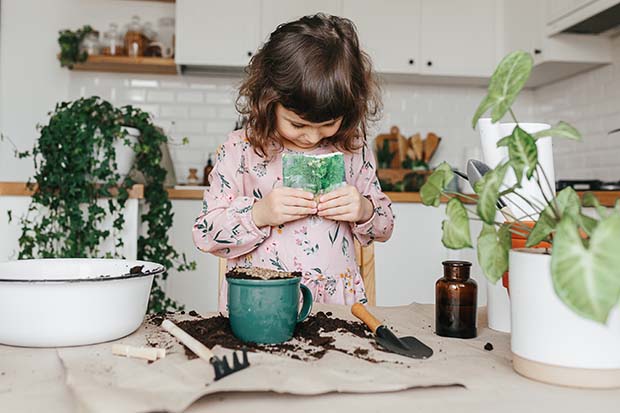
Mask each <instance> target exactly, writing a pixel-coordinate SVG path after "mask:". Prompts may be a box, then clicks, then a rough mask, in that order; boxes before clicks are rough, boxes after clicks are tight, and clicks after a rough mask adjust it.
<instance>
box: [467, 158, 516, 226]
mask: <svg viewBox="0 0 620 413" xmlns="http://www.w3.org/2000/svg"><path fill="white" fill-rule="evenodd" d="M507 170H508V164H507V163H506V164H502V165H500V166H498V167H496V168H495V169H493V170H491V171H489V172H487V173H486V174H485V175H484V176H483V177H482V179H480V180H479V181H478V182H476V184H475V185H474V191H476V193H477V194H478V205H476V211H477V212H478V216H479V217H480V218H481V219H482V220H483V221H484V222H486V223H487V224H493V223H494V222H495V213H496V211H497V209H496V207H497V199H498V198H499V188H500V186H501V184H502V182H503V181H504V176H505V175H506V171H507Z"/></svg>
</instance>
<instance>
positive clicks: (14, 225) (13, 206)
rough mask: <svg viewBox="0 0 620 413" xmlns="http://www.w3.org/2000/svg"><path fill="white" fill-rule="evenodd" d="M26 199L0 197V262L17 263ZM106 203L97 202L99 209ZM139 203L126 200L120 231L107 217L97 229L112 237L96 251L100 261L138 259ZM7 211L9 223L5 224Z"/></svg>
mask: <svg viewBox="0 0 620 413" xmlns="http://www.w3.org/2000/svg"><path fill="white" fill-rule="evenodd" d="M30 202H31V197H30V196H25V195H24V196H12V195H3V196H0V228H2V237H0V261H11V260H16V259H18V255H19V237H20V236H21V224H20V218H22V217H24V216H25V215H26V213H27V212H28V207H29V206H30ZM107 202H108V201H107V200H105V199H103V200H100V201H98V204H99V206H101V207H104V208H105V207H106V204H107ZM139 202H140V200H139V199H136V198H129V199H128V200H127V202H126V203H125V209H124V210H123V218H124V219H125V224H124V228H123V230H122V231H121V232H119V233H117V232H116V231H115V230H113V229H112V225H113V221H114V217H112V216H107V217H106V218H105V219H104V220H103V222H102V224H101V228H103V229H107V230H110V231H111V233H112V234H113V235H112V236H110V237H108V238H107V239H106V240H105V241H104V242H102V243H101V245H100V247H99V250H100V255H99V256H101V257H103V256H104V255H105V254H106V253H108V252H109V253H112V254H113V253H116V254H118V255H120V256H123V257H125V258H127V259H129V260H135V259H136V258H137V255H138V226H139V220H140V213H139ZM9 211H10V216H11V220H9ZM118 238H120V239H122V240H123V244H124V245H123V247H122V248H116V247H115V244H116V240H117V239H118Z"/></svg>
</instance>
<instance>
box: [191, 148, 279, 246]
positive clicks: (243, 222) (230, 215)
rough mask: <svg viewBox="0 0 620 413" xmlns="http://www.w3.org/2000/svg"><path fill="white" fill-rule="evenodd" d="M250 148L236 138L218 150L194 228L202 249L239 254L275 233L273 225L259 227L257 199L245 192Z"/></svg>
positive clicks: (195, 241)
mask: <svg viewBox="0 0 620 413" xmlns="http://www.w3.org/2000/svg"><path fill="white" fill-rule="evenodd" d="M246 149H247V145H246V146H244V145H242V142H239V141H236V142H235V141H234V140H232V139H229V140H228V141H227V142H226V143H225V144H223V145H222V146H220V148H219V149H218V154H217V160H216V163H215V165H214V167H213V170H212V171H211V175H210V186H209V188H208V189H207V190H205V193H204V198H203V204H202V212H201V214H200V215H199V216H198V218H197V219H196V222H195V224H194V227H193V230H192V234H193V238H194V244H195V245H196V247H198V249H199V250H201V251H204V252H210V253H212V254H214V255H217V256H219V257H225V258H235V257H239V256H241V255H244V254H247V253H248V252H250V251H252V250H254V249H256V248H257V247H258V246H259V245H260V244H261V243H262V242H263V241H264V240H265V239H267V238H268V237H269V235H270V233H271V227H264V228H258V227H257V226H256V224H255V223H254V221H253V219H252V207H253V205H254V201H255V198H254V197H251V196H244V195H243V194H244V191H243V174H245V173H247V168H246V166H245V159H246V157H245V154H244V151H245V150H246Z"/></svg>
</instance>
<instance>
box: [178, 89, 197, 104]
mask: <svg viewBox="0 0 620 413" xmlns="http://www.w3.org/2000/svg"><path fill="white" fill-rule="evenodd" d="M202 101H203V96H202V92H193V91H191V92H178V93H177V102H181V103H202Z"/></svg>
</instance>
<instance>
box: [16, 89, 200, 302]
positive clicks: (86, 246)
mask: <svg viewBox="0 0 620 413" xmlns="http://www.w3.org/2000/svg"><path fill="white" fill-rule="evenodd" d="M50 115H51V116H50V119H49V122H48V124H47V125H45V126H42V127H41V126H39V130H40V137H39V139H38V141H37V142H36V143H35V145H34V147H33V149H32V150H31V151H28V152H20V153H19V154H18V156H20V157H31V158H32V159H33V160H34V166H35V175H34V177H33V178H31V180H29V182H28V185H30V186H31V187H33V188H34V186H33V185H34V184H35V183H36V185H37V190H36V191H35V192H34V194H33V195H32V201H31V203H30V206H29V208H28V211H27V213H26V214H25V216H23V217H22V218H21V221H20V223H21V236H20V238H19V246H20V252H19V259H28V258H88V257H102V256H104V257H108V258H123V257H122V255H121V254H120V252H119V251H120V250H121V248H122V246H123V239H122V238H120V237H119V234H120V233H121V231H122V229H123V227H124V224H125V222H124V218H123V214H122V211H123V208H124V207H125V204H126V202H127V199H128V198H129V190H130V188H131V187H132V186H133V185H134V181H133V180H132V179H131V178H130V177H128V176H127V177H123V176H120V175H119V173H118V171H117V165H116V151H115V148H114V143H115V142H116V141H118V140H122V141H123V142H124V144H125V145H129V146H131V147H132V149H133V150H134V152H135V154H136V161H135V164H134V165H133V168H135V169H136V170H137V171H140V172H142V174H143V176H144V178H145V181H146V183H145V186H144V201H145V208H144V210H145V212H144V213H143V214H142V215H141V218H142V222H143V223H144V224H146V228H147V230H146V235H144V236H140V237H139V239H138V259H140V260H146V261H152V262H157V263H159V264H161V265H163V266H164V267H165V268H176V269H177V270H179V271H186V270H191V269H195V263H194V262H188V261H187V260H186V257H185V254H179V253H178V252H177V251H176V250H175V249H174V248H173V247H172V246H171V245H170V242H169V238H168V229H169V228H170V227H171V226H172V222H173V213H172V204H171V203H170V200H169V199H168V193H167V191H166V190H165V188H164V185H163V184H164V179H165V177H166V170H165V169H164V168H163V167H162V166H161V157H162V153H161V150H160V146H161V144H162V143H164V142H167V137H166V135H165V134H164V133H163V132H162V131H161V129H160V128H158V127H157V126H155V125H154V124H153V121H152V119H151V117H150V115H149V114H148V113H146V112H143V111H142V110H140V109H138V108H135V107H132V106H124V107H122V108H116V107H114V106H113V105H112V104H110V103H109V102H106V101H105V100H102V99H100V98H98V97H90V98H82V99H78V100H76V101H73V102H62V103H59V104H57V105H56V108H55V110H54V111H53V112H51V113H50ZM124 126H127V127H133V128H136V129H138V130H139V131H140V136H139V138H138V140H137V142H136V143H131V142H130V140H129V139H127V132H126V130H125V129H124V128H123V127H124ZM108 217H112V228H111V229H104V225H103V223H104V220H105V219H106V218H108ZM109 237H112V239H113V240H114V250H113V251H112V252H107V253H105V254H103V253H102V252H101V250H100V246H101V244H102V242H104V241H105V240H106V239H108V238H109ZM167 276H168V274H167V272H165V273H163V274H162V275H160V276H157V277H156V278H155V280H154V282H153V287H152V290H151V296H150V301H149V310H150V311H152V312H159V311H165V310H168V309H179V308H180V307H179V306H178V305H177V304H176V303H175V302H174V301H173V300H171V299H170V298H168V297H167V296H166V295H165V293H164V291H163V289H162V285H161V282H162V281H163V280H165V279H166V278H167Z"/></svg>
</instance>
